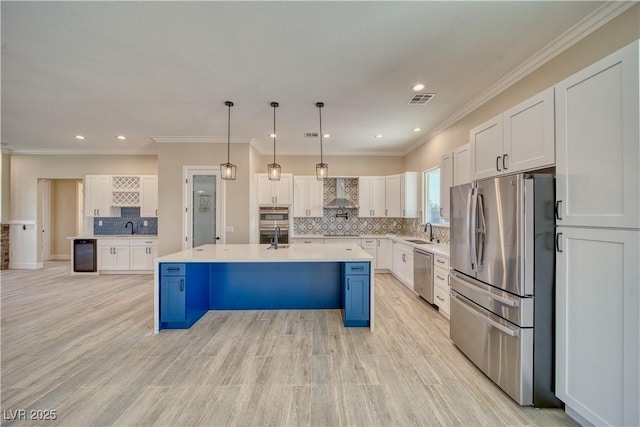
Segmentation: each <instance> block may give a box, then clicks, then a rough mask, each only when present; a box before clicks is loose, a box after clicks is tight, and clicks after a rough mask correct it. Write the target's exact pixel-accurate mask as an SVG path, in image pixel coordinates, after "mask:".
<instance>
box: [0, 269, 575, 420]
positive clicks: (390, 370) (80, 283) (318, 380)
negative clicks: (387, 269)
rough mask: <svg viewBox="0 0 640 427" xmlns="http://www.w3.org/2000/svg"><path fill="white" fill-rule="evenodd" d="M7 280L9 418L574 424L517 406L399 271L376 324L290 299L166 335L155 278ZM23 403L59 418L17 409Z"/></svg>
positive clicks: (41, 273) (47, 274)
mask: <svg viewBox="0 0 640 427" xmlns="http://www.w3.org/2000/svg"><path fill="white" fill-rule="evenodd" d="M0 279H1V281H2V283H1V286H2V287H1V291H2V299H1V302H2V306H1V309H2V313H1V316H2V324H1V326H2V330H1V332H2V350H1V357H2V359H1V363H2V365H1V375H2V377H1V380H2V396H1V403H2V410H3V425H38V424H41V425H64V426H72V425H92V426H98V425H118V426H126V425H185V426H191V425H240V426H248V425H288V426H304V425H318V426H337V425H359V426H374V425H383V426H400V425H465V426H469V425H492V426H493V425H544V426H548V425H574V423H573V422H572V421H571V420H570V419H569V418H568V417H567V416H566V415H565V414H564V412H563V411H561V410H547V409H535V408H521V407H519V406H518V405H517V404H515V403H514V402H513V401H512V400H511V399H509V397H508V396H506V395H505V394H504V393H503V392H502V391H501V390H500V389H498V388H497V387H496V386H495V385H494V384H493V383H492V382H491V381H489V380H488V379H487V378H486V377H485V376H484V375H483V374H482V373H481V372H479V371H478V370H477V369H476V368H475V367H474V366H473V365H472V364H471V363H470V362H469V361H468V360H467V359H466V358H465V357H464V356H463V355H462V354H461V353H460V352H459V351H458V350H457V349H456V348H455V347H454V346H453V345H452V344H451V342H450V341H449V339H448V335H449V333H448V321H447V320H446V319H445V318H443V317H442V316H441V315H440V314H439V313H438V312H437V311H435V310H434V309H433V308H431V307H430V306H428V305H427V304H426V303H425V302H424V301H422V300H421V299H419V298H418V297H416V296H415V295H414V294H413V293H412V292H410V291H409V290H408V289H407V288H406V287H404V286H403V285H401V284H400V283H399V282H398V281H397V280H395V279H394V278H393V277H392V276H390V275H388V274H378V275H376V286H377V293H376V331H375V332H373V333H371V332H369V331H368V330H366V329H357V328H354V329H347V328H343V327H342V324H341V318H340V313H339V311H336V310H309V311H299V310H289V311H235V312H229V311H224V312H209V313H208V314H206V315H205V316H204V317H203V318H202V319H201V320H200V321H199V322H198V323H196V325H194V326H193V327H192V328H191V329H190V330H186V331H163V332H162V333H161V334H159V335H154V334H153V280H152V277H151V276H140V275H126V276H99V277H80V276H69V265H68V262H52V263H48V264H47V265H46V267H45V268H44V269H42V270H37V271H18V270H15V271H11V270H9V271H2V272H1V273H0ZM20 409H24V410H27V411H29V410H55V411H56V414H57V419H56V420H55V421H48V422H35V421H33V420H26V421H20V420H11V419H6V418H11V417H10V416H8V415H10V414H11V413H15V412H12V411H17V410H20ZM27 414H28V412H27Z"/></svg>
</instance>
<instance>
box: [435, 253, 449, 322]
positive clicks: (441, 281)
mask: <svg viewBox="0 0 640 427" xmlns="http://www.w3.org/2000/svg"><path fill="white" fill-rule="evenodd" d="M433 292H434V298H433V303H434V304H435V305H437V306H438V311H440V313H442V315H443V316H444V317H446V318H447V319H448V318H449V259H448V258H446V257H443V256H442V255H435V254H434V256H433Z"/></svg>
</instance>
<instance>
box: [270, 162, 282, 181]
mask: <svg viewBox="0 0 640 427" xmlns="http://www.w3.org/2000/svg"><path fill="white" fill-rule="evenodd" d="M267 167H268V168H269V172H268V174H269V179H270V180H271V181H280V171H281V168H280V165H279V164H277V163H270V164H268V165H267Z"/></svg>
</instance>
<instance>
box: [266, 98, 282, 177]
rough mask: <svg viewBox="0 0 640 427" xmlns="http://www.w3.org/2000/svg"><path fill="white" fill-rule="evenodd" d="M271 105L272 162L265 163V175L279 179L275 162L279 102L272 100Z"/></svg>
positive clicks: (277, 165) (278, 170)
mask: <svg viewBox="0 0 640 427" xmlns="http://www.w3.org/2000/svg"><path fill="white" fill-rule="evenodd" d="M270 105H271V106H272V107H273V133H272V135H273V136H272V138H273V163H269V164H268V165H267V176H268V177H269V180H270V181H280V171H281V168H280V165H279V164H277V163H276V108H278V106H279V105H280V104H278V103H277V102H272V103H271V104H270Z"/></svg>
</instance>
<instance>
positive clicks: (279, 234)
mask: <svg viewBox="0 0 640 427" xmlns="http://www.w3.org/2000/svg"><path fill="white" fill-rule="evenodd" d="M274 236H275V240H274V241H273V249H278V236H282V230H280V227H276V232H275V234H274Z"/></svg>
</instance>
